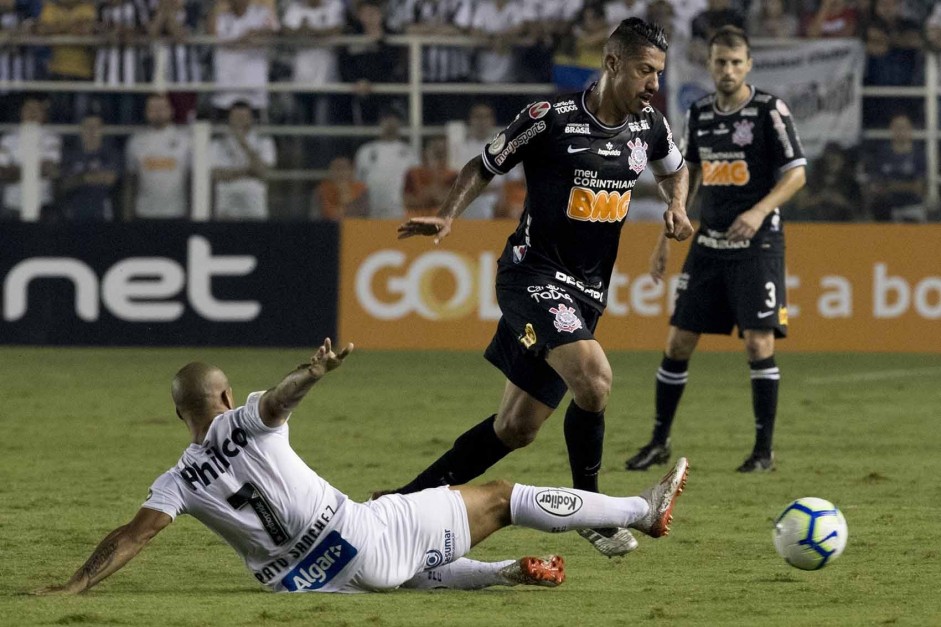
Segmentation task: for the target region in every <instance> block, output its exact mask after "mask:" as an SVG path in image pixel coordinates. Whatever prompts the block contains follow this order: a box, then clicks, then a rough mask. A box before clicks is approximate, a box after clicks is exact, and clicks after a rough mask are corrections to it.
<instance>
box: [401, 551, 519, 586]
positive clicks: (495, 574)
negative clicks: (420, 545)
mask: <svg viewBox="0 0 941 627" xmlns="http://www.w3.org/2000/svg"><path fill="white" fill-rule="evenodd" d="M515 562H516V560H504V561H502V562H478V561H477V560H472V559H467V558H466V557H461V558H458V559H456V560H454V561H453V562H451V563H450V564H445V565H444V566H439V567H438V568H435V569H432V570H426V571H425V572H422V573H418V574H417V575H415V576H414V577H412V578H411V579H409V580H408V581H406V582H405V583H403V584H402V587H403V588H411V589H414V590H428V589H431V588H451V589H453V590H479V589H480V588H486V587H488V586H514V585H516V583H517V582H513V581H509V580H508V579H507V578H506V577H505V576H504V575H503V574H502V573H501V572H500V571H501V570H503V569H504V568H506V567H507V566H509V565H511V564H513V563H515Z"/></svg>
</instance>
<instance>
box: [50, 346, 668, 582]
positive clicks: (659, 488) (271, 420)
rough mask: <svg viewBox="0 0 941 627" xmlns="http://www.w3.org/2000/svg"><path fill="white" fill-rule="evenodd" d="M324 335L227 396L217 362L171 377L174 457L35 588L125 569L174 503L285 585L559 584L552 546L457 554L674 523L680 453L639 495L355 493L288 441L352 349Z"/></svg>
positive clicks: (523, 489) (460, 490) (488, 487)
mask: <svg viewBox="0 0 941 627" xmlns="http://www.w3.org/2000/svg"><path fill="white" fill-rule="evenodd" d="M352 350H353V345H352V344H348V345H347V346H346V347H345V348H343V349H342V350H341V351H340V352H339V353H336V352H334V350H333V348H332V346H331V342H330V339H329V338H328V339H326V340H325V341H324V343H323V346H321V347H320V348H319V349H318V350H317V351H316V352H315V353H314V355H313V356H312V357H311V358H310V361H309V362H308V363H305V364H302V365H300V366H298V367H297V368H296V369H295V370H294V371H292V372H290V373H289V374H288V375H287V376H286V377H284V379H283V380H282V381H281V382H280V383H279V384H277V385H276V386H275V387H273V388H271V389H269V390H268V391H266V392H254V393H252V394H249V396H248V400H247V401H246V403H245V405H242V406H239V407H236V406H235V403H234V400H233V398H234V397H233V393H232V388H231V387H230V386H229V381H228V379H227V378H226V376H225V374H224V373H223V372H222V371H221V370H220V369H218V368H216V367H215V366H211V365H208V364H204V363H201V362H193V363H190V364H187V365H186V366H184V367H183V368H182V369H180V371H179V372H177V374H176V376H175V377H174V378H173V382H172V385H171V393H172V396H173V402H174V404H175V406H176V413H177V416H178V417H179V418H180V419H181V420H182V421H183V422H184V423H185V424H186V426H187V428H188V429H189V432H190V435H191V436H192V440H191V442H190V444H189V445H188V446H187V448H186V450H184V452H183V455H182V456H181V457H180V460H179V462H178V463H177V464H176V466H175V467H173V468H172V469H170V470H168V471H167V472H165V473H164V474H162V475H161V476H160V477H158V478H157V480H156V481H154V483H153V485H152V486H151V489H150V493H149V495H148V497H147V500H146V501H145V502H144V504H143V506H142V507H141V508H140V509H139V510H138V512H137V514H136V515H135V516H134V518H133V519H132V520H131V521H130V522H128V523H127V524H125V525H122V526H120V527H118V528H117V529H115V530H114V531H112V532H111V533H110V534H108V535H107V536H106V537H105V538H104V539H103V540H102V541H101V542H100V543H99V544H98V547H97V548H96V549H95V550H94V552H93V553H92V555H91V557H89V558H88V560H87V561H86V562H85V564H84V565H83V566H82V567H81V568H79V569H78V570H77V571H76V572H75V574H74V575H72V577H71V579H69V580H68V581H67V582H66V583H64V584H62V585H58V586H51V587H47V588H42V589H40V590H37V591H36V593H37V594H57V593H58V594H75V593H79V592H83V591H85V590H88V589H89V588H91V587H92V586H94V585H96V584H98V583H99V582H101V581H102V580H103V579H105V578H106V577H108V576H110V575H112V574H114V573H115V572H117V571H118V570H120V569H121V568H122V567H123V566H124V565H125V564H127V563H128V562H129V561H131V559H133V558H134V557H135V556H136V555H137V554H138V553H139V552H140V551H141V549H143V548H144V546H145V545H146V544H147V543H148V542H150V540H152V539H153V537H154V536H156V535H157V534H158V533H159V532H160V531H162V530H163V529H164V528H165V527H167V526H168V525H169V524H170V523H171V522H173V521H174V520H175V519H176V517H177V516H179V515H180V514H189V515H191V516H193V517H195V518H196V519H198V520H199V521H200V522H202V523H203V524H204V525H206V526H207V527H209V528H210V529H212V530H213V531H215V532H216V533H217V534H219V536H221V537H222V538H223V539H224V540H225V541H226V542H228V543H229V545H230V546H231V547H232V548H233V549H235V551H236V552H237V553H238V554H239V555H241V556H242V558H243V559H244V560H245V564H246V566H247V567H248V568H249V570H251V571H252V573H253V574H254V576H255V578H256V579H257V580H258V581H259V582H260V583H261V584H263V585H265V586H266V587H268V588H269V589H270V590H273V591H278V592H283V591H291V592H367V591H382V590H391V589H394V588H398V587H406V588H460V589H475V588H482V587H486V586H491V585H516V584H533V585H546V586H555V585H558V584H560V583H562V581H563V580H564V578H565V572H564V562H563V560H562V558H561V557H558V556H550V557H548V558H544V559H541V558H534V557H525V558H522V559H520V560H507V561H503V562H493V563H485V562H477V561H474V560H469V559H466V558H463V557H462V556H463V555H464V554H465V553H467V552H468V551H469V550H470V548H471V547H472V546H474V545H475V544H477V543H478V542H481V541H482V540H483V539H484V538H486V537H487V536H489V535H490V534H491V533H493V532H494V531H496V530H498V529H501V528H503V527H506V526H507V525H510V524H516V525H522V526H525V527H530V528H533V529H539V530H541V531H548V532H560V531H567V530H569V529H583V528H589V527H597V526H618V527H631V528H633V529H637V530H639V531H641V532H643V533H646V534H648V535H650V536H653V537H660V536H664V535H666V534H667V533H668V532H669V530H670V522H671V520H672V511H673V505H674V502H675V500H676V498H677V496H679V494H680V492H682V490H683V485H684V484H685V482H686V476H687V463H686V460H685V459H680V460H679V461H678V462H677V464H676V466H675V467H674V468H673V469H672V470H671V471H670V472H669V473H667V474H666V475H665V476H664V477H663V478H662V479H661V480H660V481H659V482H658V483H657V484H656V485H654V486H652V487H651V488H649V489H648V490H646V491H645V492H643V493H642V494H641V495H640V496H633V497H627V498H615V497H610V496H605V495H602V494H595V493H591V492H585V491H581V490H574V489H563V488H537V487H534V486H527V485H521V484H511V483H508V482H506V481H493V482H490V483H486V484H484V485H477V486H472V485H461V486H453V487H450V488H448V487H439V488H431V489H428V490H423V491H421V492H416V493H414V494H408V495H399V494H393V495H388V496H383V497H381V498H378V499H376V500H372V501H369V502H366V503H357V502H354V501H351V500H350V499H349V498H348V497H347V496H346V495H345V494H343V493H342V492H340V491H339V490H337V489H336V488H334V487H333V486H332V485H330V484H329V483H327V481H326V480H324V479H323V478H321V477H320V476H319V475H318V474H317V473H316V472H314V471H313V470H312V469H310V468H309V467H308V466H307V465H306V464H305V463H304V461H303V460H301V458H300V457H298V455H297V453H295V452H294V450H293V449H292V448H291V446H290V444H289V443H288V424H287V421H288V418H289V417H290V415H291V412H292V411H293V410H294V409H295V408H296V407H297V406H298V404H299V403H300V402H301V400H302V399H303V398H304V396H305V395H306V394H307V393H308V392H309V391H310V389H311V388H312V387H313V385H314V384H315V383H317V381H319V380H320V379H321V378H323V376H324V375H325V374H327V373H328V372H331V371H333V370H335V369H336V368H339V367H340V365H341V364H342V363H343V361H344V360H345V359H346V358H347V357H348V356H349V355H350V353H351V352H352Z"/></svg>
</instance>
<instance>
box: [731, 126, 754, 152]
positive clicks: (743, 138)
mask: <svg viewBox="0 0 941 627" xmlns="http://www.w3.org/2000/svg"><path fill="white" fill-rule="evenodd" d="M734 126H735V132H734V133H732V143H733V144H735V145H736V146H747V145H748V144H750V143H752V140H754V139H755V134H754V133H753V132H752V129H753V128H755V123H754V122H749V121H748V120H741V121H740V122H736V123H735V124H734Z"/></svg>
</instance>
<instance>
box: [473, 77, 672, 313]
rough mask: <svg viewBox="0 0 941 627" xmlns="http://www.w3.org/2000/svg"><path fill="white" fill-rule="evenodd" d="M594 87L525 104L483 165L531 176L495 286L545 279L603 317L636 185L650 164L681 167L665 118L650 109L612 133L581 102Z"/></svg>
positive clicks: (661, 168)
mask: <svg viewBox="0 0 941 627" xmlns="http://www.w3.org/2000/svg"><path fill="white" fill-rule="evenodd" d="M593 88H594V86H592V87H589V88H588V90H586V91H585V92H583V93H575V94H564V95H560V96H556V97H555V98H554V99H553V100H552V101H542V102H536V103H534V104H532V105H529V106H528V107H526V108H525V109H523V111H522V112H521V113H520V114H519V115H518V116H516V119H515V120H513V122H511V123H510V125H509V126H507V127H506V129H505V130H504V131H503V132H501V133H499V134H498V135H497V136H496V137H495V138H494V139H493V141H491V142H490V143H489V144H488V145H487V146H486V147H485V148H484V150H483V161H484V165H485V166H486V167H487V169H488V170H489V171H491V172H493V173H494V174H506V173H507V172H509V171H510V170H511V169H512V168H513V167H514V166H515V165H516V164H518V163H520V162H522V163H523V168H524V171H525V174H526V203H525V210H524V211H523V215H522V217H521V218H520V223H519V225H518V226H517V228H516V231H515V232H514V233H513V234H512V235H510V237H509V238H508V239H507V243H506V247H505V248H504V250H503V255H502V256H501V257H500V261H499V268H498V270H497V285H501V284H503V285H506V284H512V283H515V282H518V281H519V280H520V279H521V278H526V279H530V278H531V277H532V275H538V276H541V277H547V278H549V279H550V280H554V281H556V282H558V283H561V284H565V285H569V286H571V287H572V288H574V289H573V292H574V293H576V295H580V296H581V298H582V300H584V301H585V302H588V303H590V304H591V305H592V306H593V307H595V308H597V309H599V310H601V309H603V308H604V306H605V303H606V302H607V289H608V282H609V280H610V279H611V271H612V269H613V268H614V261H615V258H616V257H617V252H618V240H619V238H620V234H621V227H622V226H623V225H624V218H625V217H626V216H627V212H628V209H629V205H630V202H631V192H632V190H633V189H634V185H635V184H636V183H637V178H638V177H639V176H640V174H641V172H643V171H644V169H645V168H646V167H647V166H648V164H649V165H650V167H651V168H652V169H653V171H654V173H656V174H660V175H666V174H672V173H674V172H676V171H677V170H679V169H680V168H682V167H683V163H684V162H683V157H682V156H681V155H680V152H679V150H678V149H677V148H676V147H675V146H674V144H673V134H672V132H671V131H670V126H669V124H667V121H666V119H664V117H663V115H662V114H661V113H660V112H659V111H657V110H655V109H653V108H652V107H646V108H645V109H644V110H643V111H642V112H641V113H639V114H637V115H630V116H628V118H627V119H626V120H624V122H623V123H622V124H620V125H619V126H614V127H612V126H607V125H605V124H602V123H601V122H600V121H599V120H598V119H597V118H595V116H594V115H592V114H591V112H589V111H588V108H587V106H586V104H585V102H586V97H587V95H588V93H590V91H591V89H593ZM520 275H524V276H523V277H521V276H520Z"/></svg>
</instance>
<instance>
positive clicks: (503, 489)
mask: <svg viewBox="0 0 941 627" xmlns="http://www.w3.org/2000/svg"><path fill="white" fill-rule="evenodd" d="M513 485H514V484H513V483H510V482H509V481H507V480H505V479H497V480H495V481H490V482H488V483H485V484H484V487H485V488H487V493H488V495H489V497H490V498H489V499H488V508H489V509H490V512H491V513H492V514H493V515H494V516H496V517H497V518H498V519H499V520H500V521H501V522H502V523H503V524H504V525H509V524H510V497H511V496H512V494H513Z"/></svg>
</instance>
